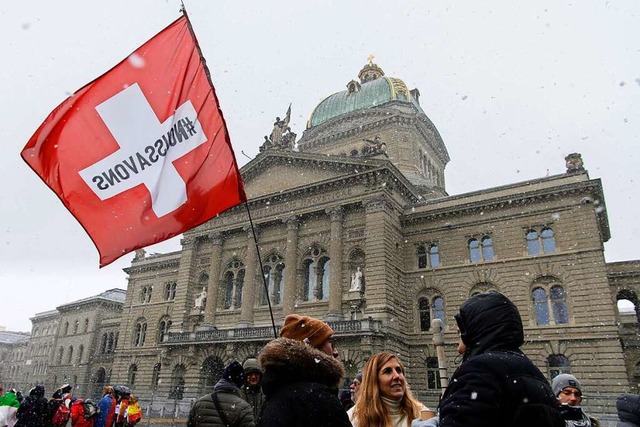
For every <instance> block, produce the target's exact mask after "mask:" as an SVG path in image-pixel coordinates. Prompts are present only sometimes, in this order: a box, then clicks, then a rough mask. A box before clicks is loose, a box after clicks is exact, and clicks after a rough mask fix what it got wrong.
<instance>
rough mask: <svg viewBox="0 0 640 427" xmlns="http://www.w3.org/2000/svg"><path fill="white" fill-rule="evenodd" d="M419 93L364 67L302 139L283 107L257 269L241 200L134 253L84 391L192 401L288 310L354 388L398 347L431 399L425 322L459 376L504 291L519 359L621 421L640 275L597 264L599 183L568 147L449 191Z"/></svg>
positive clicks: (255, 186)
mask: <svg viewBox="0 0 640 427" xmlns="http://www.w3.org/2000/svg"><path fill="white" fill-rule="evenodd" d="M419 96H420V94H419V91H418V90H417V89H412V90H409V89H408V88H407V86H406V85H405V83H404V82H403V81H402V80H400V79H398V78H393V77H387V76H385V74H384V72H383V70H382V69H381V68H380V67H379V66H377V65H376V64H373V63H369V64H367V65H365V67H364V68H363V69H362V70H361V71H360V74H359V80H358V81H356V80H352V81H350V82H349V83H348V84H347V86H346V90H344V91H341V92H338V93H335V94H333V95H330V96H329V97H327V98H326V99H324V100H323V101H322V102H321V103H320V104H318V106H317V107H316V108H315V109H314V111H313V112H312V113H311V115H310V118H309V121H308V124H307V128H306V129H305V130H304V132H303V134H302V136H301V137H300V138H299V139H297V140H296V138H297V135H296V134H295V133H293V131H292V130H291V129H289V127H288V116H289V114H290V112H289V113H288V114H287V118H286V119H285V120H280V119H278V120H277V121H276V123H275V124H274V130H273V132H272V133H271V136H270V137H265V141H264V144H263V145H262V147H260V153H259V154H258V155H257V156H256V157H255V158H254V159H252V160H251V161H250V162H249V163H248V164H246V165H245V166H244V167H243V168H242V176H243V179H244V183H245V188H246V192H247V195H248V197H249V199H250V200H249V202H248V206H249V209H250V211H251V216H252V219H253V222H254V225H255V236H256V237H257V246H258V248H259V254H260V255H259V256H260V258H259V257H258V253H257V251H256V246H255V243H254V230H252V229H251V227H250V224H249V218H248V214H247V210H246V209H245V207H244V206H238V207H236V208H233V209H231V210H229V211H227V212H225V213H224V214H222V215H220V216H219V217H217V218H215V219H213V220H211V221H209V222H207V223H205V224H203V225H202V226H200V227H197V228H195V229H193V230H191V231H189V232H187V233H185V234H184V238H183V240H182V249H181V250H180V251H178V252H174V253H168V254H153V255H147V254H145V252H144V251H143V250H140V251H138V252H137V253H136V257H135V258H134V260H133V261H132V263H131V266H130V267H128V268H127V269H125V271H126V272H127V274H128V275H129V280H128V288H127V292H126V300H125V301H124V303H123V305H122V311H121V313H120V315H121V317H119V318H117V319H116V318H112V320H109V321H108V322H102V323H101V326H100V330H99V332H97V333H96V338H94V341H95V343H94V345H93V346H92V347H91V349H92V350H91V351H92V352H93V353H92V355H93V356H92V357H93V359H92V361H91V363H90V364H89V365H88V366H87V367H86V373H87V378H86V380H87V381H88V382H91V384H92V386H91V387H92V388H93V389H99V387H100V386H101V385H102V384H104V383H105V381H111V383H125V384H128V385H129V386H131V387H133V388H134V389H135V390H137V394H139V395H140V397H141V398H142V399H149V398H150V397H151V396H154V399H155V401H158V400H162V399H166V400H172V401H178V404H180V402H184V405H187V406H188V404H189V402H190V400H191V398H196V397H198V396H200V395H203V394H205V393H207V392H210V391H211V390H212V387H213V385H214V384H215V382H216V381H217V380H218V378H219V377H220V374H221V372H222V369H223V367H224V366H225V365H226V364H227V363H228V362H229V361H230V360H232V359H237V360H240V361H243V360H244V359H246V358H247V357H250V356H255V355H256V354H257V353H258V352H259V350H260V349H261V348H262V346H264V344H265V343H267V342H268V341H269V340H270V339H272V338H273V335H274V331H273V328H272V326H271V314H270V310H269V302H270V305H271V308H272V310H273V316H274V318H275V322H276V325H280V324H281V323H282V321H283V319H284V317H285V316H286V315H287V314H289V313H293V312H295V313H302V314H305V315H309V316H314V317H318V318H322V319H325V320H327V321H329V322H330V324H331V326H332V327H333V329H334V330H335V331H336V338H337V341H338V343H339V348H340V352H341V357H342V360H343V361H344V363H345V366H346V369H347V374H348V377H349V378H347V381H348V380H349V379H350V378H352V377H353V376H354V375H355V374H356V373H357V372H358V371H360V370H361V369H362V367H363V365H364V363H365V361H366V360H367V358H368V357H369V356H370V355H372V354H373V353H375V352H378V351H381V350H390V351H394V352H397V353H399V354H400V355H401V357H402V359H403V360H404V361H405V363H406V364H407V366H409V367H410V368H409V370H408V376H409V383H410V385H411V387H412V389H413V390H414V391H415V392H416V393H417V394H418V395H419V397H420V398H421V400H422V401H423V402H425V403H426V404H427V405H431V406H435V405H436V404H437V401H438V397H439V394H440V388H439V383H438V378H439V373H438V362H437V358H436V350H435V347H434V345H433V330H432V329H431V323H432V320H434V319H441V320H442V322H443V324H444V339H445V354H446V356H447V358H448V367H449V370H450V372H451V371H452V370H453V369H455V365H454V359H455V354H456V353H455V346H456V343H457V334H456V327H455V321H454V318H453V316H454V314H456V312H457V309H458V307H459V306H460V305H461V304H462V302H463V301H464V300H465V299H466V298H467V297H469V296H470V295H472V294H474V293H477V292H485V291H491V290H497V291H500V292H503V293H505V294H506V295H507V296H509V297H510V298H511V299H512V300H513V301H514V302H515V303H516V304H517V306H518V308H519V309H520V312H521V313H522V316H523V321H524V324H525V333H526V344H525V346H524V351H525V353H526V354H527V355H529V356H530V357H531V358H532V359H533V361H534V362H535V363H536V364H537V365H538V366H539V367H540V369H541V370H542V371H543V372H544V373H546V374H547V375H549V377H550V378H551V377H552V376H553V375H556V374H557V373H559V372H571V373H573V374H575V375H576V376H577V377H578V378H580V379H581V381H582V382H583V386H584V388H585V390H587V391H586V393H588V394H589V395H590V396H591V398H590V399H589V402H588V404H589V407H590V409H591V411H592V412H594V413H604V412H611V411H612V410H614V409H613V408H612V406H611V404H612V401H611V399H610V397H611V396H617V395H618V394H620V393H622V392H624V391H627V390H628V389H629V387H630V385H631V384H633V386H634V387H635V386H636V385H637V382H638V380H637V378H635V376H636V375H637V374H636V371H637V368H636V364H637V362H638V360H639V359H640V355H638V354H637V353H638V352H637V350H635V349H637V348H638V343H637V338H634V337H635V332H637V327H638V326H637V318H636V316H635V313H632V314H631V315H630V316H629V315H625V316H623V315H621V314H619V313H618V310H617V309H616V304H615V302H616V300H617V299H619V298H625V299H628V300H630V301H632V302H633V303H636V305H637V292H638V291H640V285H639V283H640V281H639V280H638V277H639V273H638V271H639V269H638V265H637V264H636V263H633V262H627V263H614V264H607V263H606V262H605V258H604V246H603V243H604V242H606V241H607V240H608V239H609V238H610V232H609V226H608V220H607V211H606V206H605V199H604V195H603V189H602V184H601V182H600V180H599V179H591V178H590V177H589V175H588V173H587V171H586V170H585V169H584V167H583V164H582V160H581V158H580V155H579V154H573V155H570V156H568V157H567V158H566V159H565V160H566V164H567V172H566V173H564V174H561V175H555V176H548V177H544V178H540V179H535V180H530V181H526V182H520V183H515V184H508V185H504V186H501V187H497V188H488V189H485V190H482V191H476V192H473V193H467V194H460V195H454V196H449V195H448V194H447V191H446V186H445V179H444V177H445V168H446V165H447V163H448V162H449V155H448V152H447V148H446V146H445V144H444V141H443V140H442V138H441V136H440V134H439V132H438V130H437V129H436V127H435V126H434V124H433V123H432V122H431V120H430V119H429V118H428V117H427V115H426V114H425V112H424V110H423V109H422V107H421V106H420V102H419ZM558 161H562V159H558ZM262 277H264V278H265V281H266V284H267V289H265V286H264V285H263V280H262ZM63 309H64V307H63ZM59 310H60V308H59ZM62 311H64V310H62ZM621 319H623V320H624V319H627V320H624V321H623V324H624V325H626V326H625V327H626V328H627V329H624V328H620V327H619V326H618V324H619V322H620V321H621ZM629 319H631V320H630V321H629ZM34 324H35V321H34ZM629 324H631V326H629ZM634 328H635V329H634ZM625 331H626V332H625ZM630 331H631V332H630ZM112 332H113V333H115V334H117V333H118V332H119V339H118V340H117V346H116V344H115V343H113V341H109V338H108V337H109V336H110V335H109V333H112ZM105 334H107V340H106V341H104V343H103V341H100V340H99V338H98V337H104V335H105ZM625 334H626V335H625ZM624 337H626V338H624ZM621 338H624V339H626V340H627V341H626V342H628V343H630V344H629V345H625V347H624V348H623V345H622V341H621ZM60 339H61V338H58V340H60ZM66 339H67V338H65V340H66ZM634 339H635V341H634ZM109 342H112V343H113V345H111V346H110V345H109ZM634 343H635V344H634ZM70 345H71V344H70V343H67V342H66V341H65V342H64V343H62V341H60V342H58V343H57V344H56V346H55V348H56V349H59V348H63V349H67V348H68V347H69V346H70ZM634 345H635V347H634ZM74 348H75V347H74ZM85 348H88V347H85ZM109 348H111V349H112V350H113V349H115V353H113V352H111V353H109V352H105V350H106V349H109ZM634 348H635V349H634ZM56 351H59V350H56ZM64 351H66V350H63V353H62V355H58V354H57V353H55V355H54V360H53V362H57V361H58V359H60V357H61V358H62V361H63V362H64V361H65V359H66V358H67V355H66V353H64ZM74 351H75V350H74ZM105 354H107V355H109V357H106V356H105ZM56 357H57V358H58V359H55V358H56ZM101 358H102V359H101ZM83 372H84V371H83ZM105 372H107V373H110V375H106V376H105ZM58 375H61V374H60V373H59V374H58ZM58 378H60V377H58ZM347 384H348V383H347Z"/></svg>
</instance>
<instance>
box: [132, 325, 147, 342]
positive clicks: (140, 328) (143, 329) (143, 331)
mask: <svg viewBox="0 0 640 427" xmlns="http://www.w3.org/2000/svg"><path fill="white" fill-rule="evenodd" d="M146 335H147V322H146V320H139V321H138V323H136V327H135V334H134V341H133V345H134V347H142V346H143V345H144V340H145V338H146Z"/></svg>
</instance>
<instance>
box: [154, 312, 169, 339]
mask: <svg viewBox="0 0 640 427" xmlns="http://www.w3.org/2000/svg"><path fill="white" fill-rule="evenodd" d="M170 327H171V319H169V318H163V319H161V320H160V323H158V337H157V341H156V342H157V343H161V342H162V337H163V336H164V334H166V333H167V332H169V328H170Z"/></svg>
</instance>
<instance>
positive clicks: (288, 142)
mask: <svg viewBox="0 0 640 427" xmlns="http://www.w3.org/2000/svg"><path fill="white" fill-rule="evenodd" d="M295 143H296V134H295V133H294V132H291V128H290V127H287V131H286V132H285V133H284V134H283V135H282V139H281V140H280V145H281V146H282V148H288V149H292V148H293V146H294V145H295Z"/></svg>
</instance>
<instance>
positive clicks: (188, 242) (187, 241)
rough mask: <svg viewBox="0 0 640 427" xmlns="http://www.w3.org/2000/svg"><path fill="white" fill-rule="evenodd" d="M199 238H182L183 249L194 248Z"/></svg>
mask: <svg viewBox="0 0 640 427" xmlns="http://www.w3.org/2000/svg"><path fill="white" fill-rule="evenodd" d="M196 243H197V239H196V238H195V237H183V238H182V239H181V240H180V244H181V245H182V249H193V248H194V247H195V246H196Z"/></svg>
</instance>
